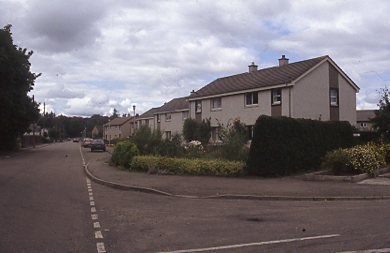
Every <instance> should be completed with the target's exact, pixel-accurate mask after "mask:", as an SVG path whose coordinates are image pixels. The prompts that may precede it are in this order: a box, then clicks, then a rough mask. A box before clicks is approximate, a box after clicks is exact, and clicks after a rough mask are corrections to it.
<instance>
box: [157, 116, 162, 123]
mask: <svg viewBox="0 0 390 253" xmlns="http://www.w3.org/2000/svg"><path fill="white" fill-rule="evenodd" d="M157 122H158V123H160V122H161V117H160V114H157Z"/></svg>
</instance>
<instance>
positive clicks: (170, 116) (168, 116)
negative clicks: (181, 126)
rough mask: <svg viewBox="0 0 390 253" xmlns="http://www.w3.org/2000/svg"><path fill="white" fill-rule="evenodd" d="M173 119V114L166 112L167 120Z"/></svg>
mask: <svg viewBox="0 0 390 253" xmlns="http://www.w3.org/2000/svg"><path fill="white" fill-rule="evenodd" d="M171 119H172V114H171V113H170V112H168V113H165V120H166V121H170V120H171Z"/></svg>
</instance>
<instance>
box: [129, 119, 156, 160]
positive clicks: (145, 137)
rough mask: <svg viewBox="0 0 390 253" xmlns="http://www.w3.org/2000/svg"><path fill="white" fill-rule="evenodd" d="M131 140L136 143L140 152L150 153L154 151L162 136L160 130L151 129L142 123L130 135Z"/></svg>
mask: <svg viewBox="0 0 390 253" xmlns="http://www.w3.org/2000/svg"><path fill="white" fill-rule="evenodd" d="M131 141H132V142H134V143H135V144H136V145H137V148H138V149H139V151H140V153H141V154H152V153H155V152H156V149H157V147H158V145H160V143H161V141H162V136H161V132H160V131H158V130H156V131H152V130H151V129H150V128H149V127H148V126H146V125H144V126H141V127H140V128H139V129H138V130H137V132H136V133H135V134H134V136H132V137H131Z"/></svg>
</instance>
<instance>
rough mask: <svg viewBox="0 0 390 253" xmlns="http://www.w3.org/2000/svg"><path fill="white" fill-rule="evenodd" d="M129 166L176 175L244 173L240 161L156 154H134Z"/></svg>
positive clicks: (137, 169)
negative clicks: (172, 156)
mask: <svg viewBox="0 0 390 253" xmlns="http://www.w3.org/2000/svg"><path fill="white" fill-rule="evenodd" d="M130 168H131V169H132V170H136V171H151V170H156V172H158V173H160V174H176V175H181V174H187V175H212V176H237V175H241V174H243V173H244V169H243V163H241V162H234V161H226V160H218V159H214V160H205V159H185V158H170V157H157V156H136V157H134V159H133V161H132V162H131V166H130Z"/></svg>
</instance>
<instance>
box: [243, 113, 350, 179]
mask: <svg viewBox="0 0 390 253" xmlns="http://www.w3.org/2000/svg"><path fill="white" fill-rule="evenodd" d="M352 145H353V134H352V127H351V125H350V124H349V123H348V122H338V121H329V122H322V121H316V120H306V119H292V118H287V117H278V118H275V117H269V116H265V115H263V116H260V117H259V118H258V119H257V121H256V124H255V126H254V136H253V140H252V144H251V147H250V151H249V158H248V161H247V168H248V171H249V172H250V173H251V174H255V175H260V176H284V175H289V174H294V173H297V172H301V171H310V170H314V169H317V168H318V167H319V166H320V163H321V158H322V157H323V156H325V154H326V152H328V151H330V150H333V149H337V148H345V147H350V146H352Z"/></svg>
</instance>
